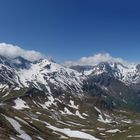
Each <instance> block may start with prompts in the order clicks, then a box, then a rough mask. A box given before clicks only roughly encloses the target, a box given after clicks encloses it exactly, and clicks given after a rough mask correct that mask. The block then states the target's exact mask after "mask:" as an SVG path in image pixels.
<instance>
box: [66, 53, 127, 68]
mask: <svg viewBox="0 0 140 140" xmlns="http://www.w3.org/2000/svg"><path fill="white" fill-rule="evenodd" d="M100 62H118V63H124V64H128V62H127V61H125V60H123V59H122V58H114V57H112V56H111V55H110V54H109V53H99V54H95V55H93V56H89V57H82V58H80V59H79V60H77V61H66V62H64V65H66V66H68V67H69V66H74V65H81V66H84V65H91V66H94V65H96V64H99V63H100Z"/></svg>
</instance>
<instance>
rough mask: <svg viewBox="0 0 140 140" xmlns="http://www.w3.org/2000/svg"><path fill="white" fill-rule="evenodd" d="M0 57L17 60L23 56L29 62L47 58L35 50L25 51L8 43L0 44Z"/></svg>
mask: <svg viewBox="0 0 140 140" xmlns="http://www.w3.org/2000/svg"><path fill="white" fill-rule="evenodd" d="M0 55H2V56H5V57H9V58H15V57H18V56H21V57H23V58H25V59H27V60H30V61H35V60H38V59H41V58H44V57H45V56H44V55H42V54H41V53H39V52H37V51H34V50H24V49H22V48H20V47H18V46H15V45H12V44H6V43H0Z"/></svg>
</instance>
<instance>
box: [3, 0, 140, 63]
mask: <svg viewBox="0 0 140 140" xmlns="http://www.w3.org/2000/svg"><path fill="white" fill-rule="evenodd" d="M139 6H140V1H139V0H117V1H113V0H1V1H0V42H5V43H11V44H14V45H18V46H20V47H22V48H24V49H33V50H37V51H40V52H42V53H44V54H46V55H49V56H51V57H53V58H55V59H56V60H57V61H59V62H63V61H65V60H77V59H79V58H81V57H83V56H91V55H93V54H95V53H102V52H107V53H110V54H111V55H112V56H114V57H121V58H124V59H126V60H129V61H139V60H140V55H139V53H140V8H139Z"/></svg>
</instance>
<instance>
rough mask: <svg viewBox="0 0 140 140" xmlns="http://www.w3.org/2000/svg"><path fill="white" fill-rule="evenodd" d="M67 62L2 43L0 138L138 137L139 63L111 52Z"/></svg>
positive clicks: (73, 138)
mask: <svg viewBox="0 0 140 140" xmlns="http://www.w3.org/2000/svg"><path fill="white" fill-rule="evenodd" d="M64 64H65V65H67V66H64ZM64 64H63V65H61V64H57V62H54V61H53V60H50V59H47V57H45V55H42V54H41V53H39V52H36V51H27V50H24V49H21V48H19V47H17V46H13V45H10V44H5V43H2V44H0V130H1V131H0V139H2V140H6V139H7V140H9V139H10V140H13V139H16V140H23V139H24V140H31V139H35V140H36V139H37V140H40V139H41V140H42V139H44V140H55V139H70V140H75V139H87V140H99V139H102V140H104V139H107V140H113V139H114V140H115V139H118V138H119V139H124V140H125V139H129V138H132V137H133V138H134V139H135V138H136V137H138V136H139V131H138V128H139V127H140V125H139V124H140V120H139V115H140V114H139V112H140V65H139V64H134V63H129V62H127V61H124V60H123V59H120V58H113V57H112V56H110V55H109V54H107V53H106V54H96V55H94V56H92V57H83V58H81V59H80V60H78V61H75V62H72V61H69V62H68V61H67V62H65V63H64ZM5 122H6V123H5ZM133 131H135V133H133Z"/></svg>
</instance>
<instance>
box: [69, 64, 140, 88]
mask: <svg viewBox="0 0 140 140" xmlns="http://www.w3.org/2000/svg"><path fill="white" fill-rule="evenodd" d="M71 68H72V69H75V70H77V71H79V69H80V70H81V71H79V72H81V73H83V74H84V75H88V76H90V75H92V76H93V75H100V74H103V73H106V74H108V75H110V76H112V77H115V78H116V79H118V80H120V81H122V82H124V83H125V84H127V85H130V84H136V83H139V82H140V65H139V64H138V65H134V64H130V65H126V64H123V63H118V62H101V63H99V64H97V65H95V66H72V67H71Z"/></svg>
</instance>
